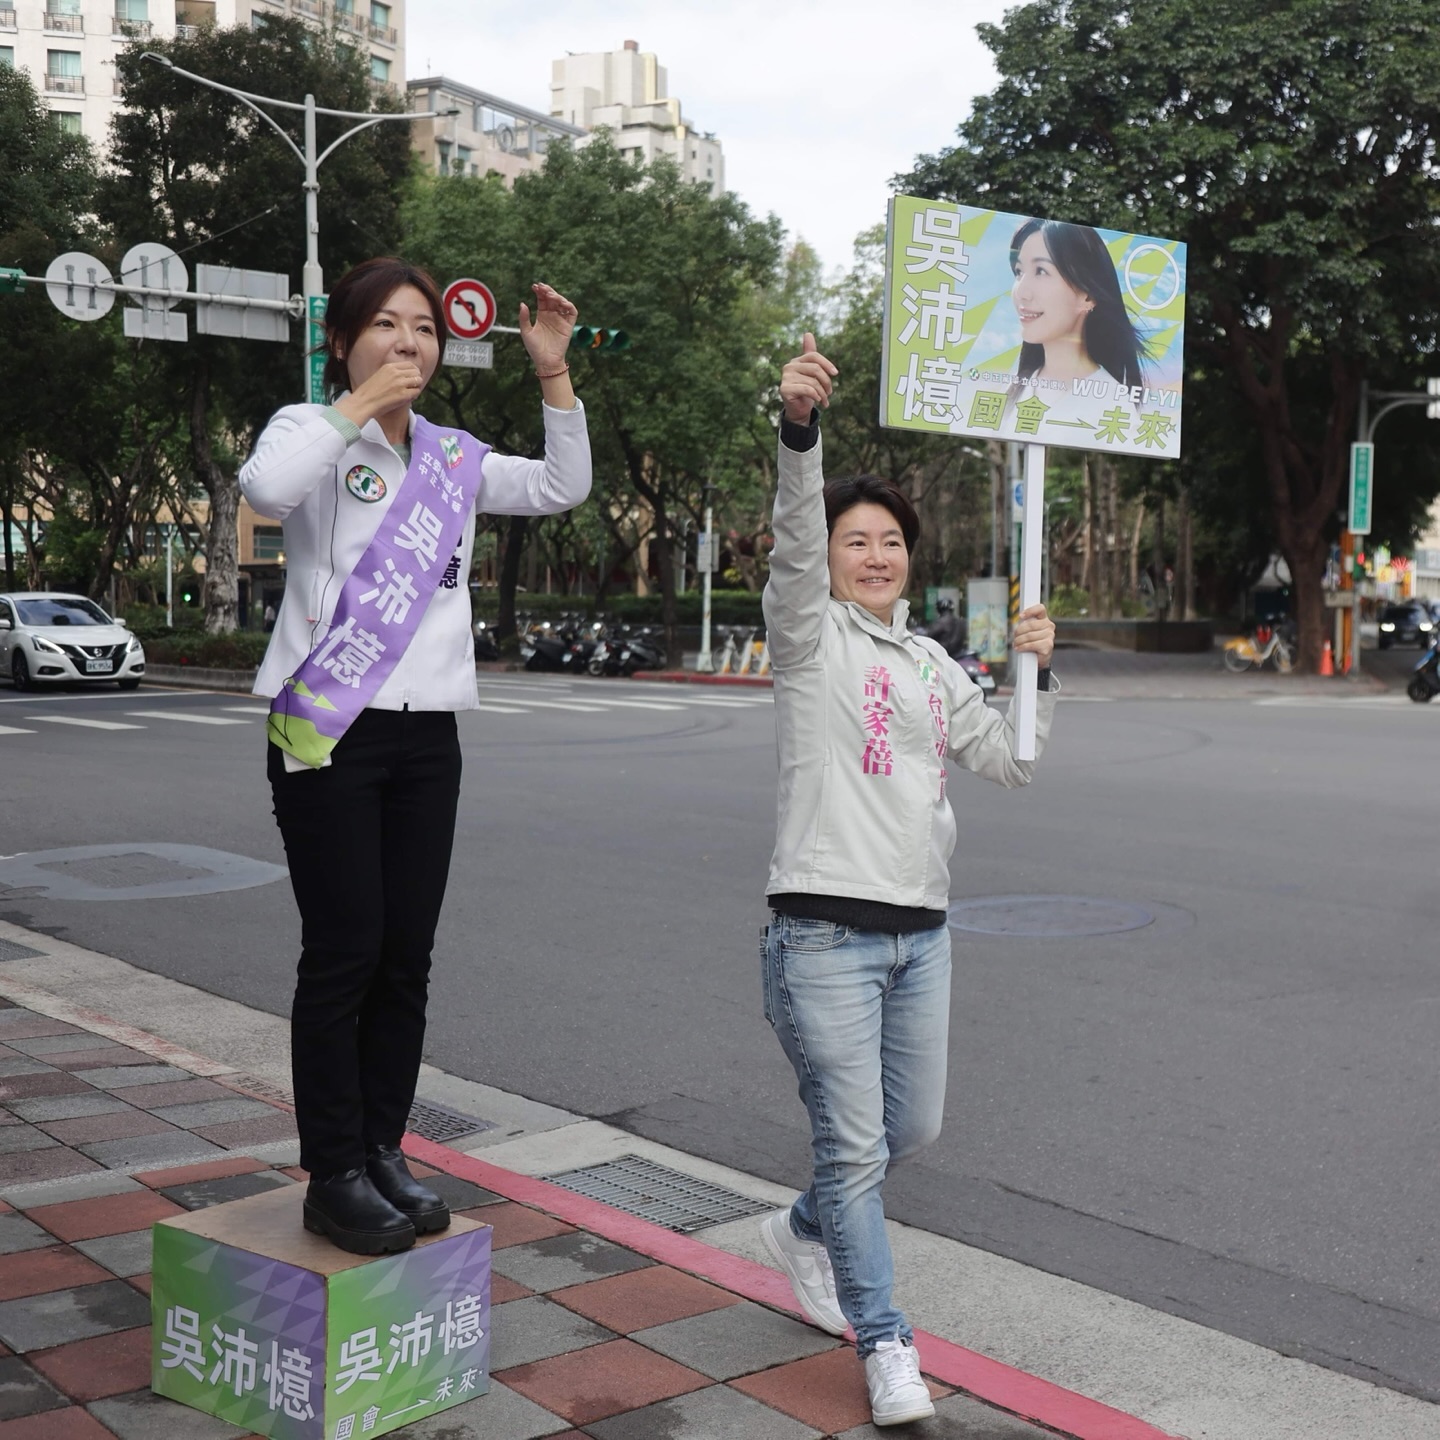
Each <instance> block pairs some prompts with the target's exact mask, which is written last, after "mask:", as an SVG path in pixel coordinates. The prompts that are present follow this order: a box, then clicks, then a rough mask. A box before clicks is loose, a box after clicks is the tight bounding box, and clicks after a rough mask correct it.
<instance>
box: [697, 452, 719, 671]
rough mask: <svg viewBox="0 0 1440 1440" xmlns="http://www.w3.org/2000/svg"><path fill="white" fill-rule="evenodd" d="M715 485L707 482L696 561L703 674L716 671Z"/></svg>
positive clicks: (698, 664) (700, 664)
mask: <svg viewBox="0 0 1440 1440" xmlns="http://www.w3.org/2000/svg"><path fill="white" fill-rule="evenodd" d="M714 494H715V487H714V486H713V485H712V484H711V483H710V481H708V480H707V481H706V482H705V533H704V535H702V536H701V537H700V546H699V547H698V549H697V551H696V555H697V560H696V563H697V564H698V565H699V566H700V595H701V599H700V656H699V658H698V659H697V660H696V661H695V669H696V671H697V672H698V673H699V674H701V675H711V674H713V673H714V671H715V656H714V653H713V652H712V651H711V648H710V571H711V564H710V557H711V554H712V553H713V551H714V549H715V507H714V505H713V504H712V503H711V502H712V499H713V497H714Z"/></svg>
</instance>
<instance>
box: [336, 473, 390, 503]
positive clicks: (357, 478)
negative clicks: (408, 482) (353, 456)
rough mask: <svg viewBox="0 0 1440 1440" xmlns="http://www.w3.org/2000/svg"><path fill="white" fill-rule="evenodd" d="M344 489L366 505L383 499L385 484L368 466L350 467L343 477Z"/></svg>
mask: <svg viewBox="0 0 1440 1440" xmlns="http://www.w3.org/2000/svg"><path fill="white" fill-rule="evenodd" d="M345 488H346V489H347V490H348V491H349V492H350V493H351V494H352V495H353V496H354V497H355V498H356V499H357V500H363V501H364V502H365V503H366V504H367V505H373V504H374V503H375V502H376V501H377V500H383V499H384V498H385V482H384V481H383V480H382V479H381V478H380V476H379V475H378V474H376V472H375V471H374V470H372V469H371V468H370V467H369V466H368V465H352V466H351V467H350V470H349V472H348V473H347V474H346V476H345Z"/></svg>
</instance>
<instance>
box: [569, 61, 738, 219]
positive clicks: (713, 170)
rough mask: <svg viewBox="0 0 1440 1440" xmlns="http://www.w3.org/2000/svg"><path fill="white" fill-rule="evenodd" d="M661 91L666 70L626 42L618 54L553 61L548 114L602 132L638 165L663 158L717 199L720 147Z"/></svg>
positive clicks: (722, 169)
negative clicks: (607, 130)
mask: <svg viewBox="0 0 1440 1440" xmlns="http://www.w3.org/2000/svg"><path fill="white" fill-rule="evenodd" d="M666 88H667V86H666V75H665V70H664V68H663V67H662V66H661V65H660V64H659V62H658V61H657V60H656V58H655V56H654V55H651V54H649V53H642V52H641V50H640V46H639V44H638V43H637V42H636V41H634V40H627V41H626V42H625V44H624V47H623V48H622V49H620V50H607V51H604V52H602V53H599V54H592V55H567V56H566V57H565V58H564V59H563V60H556V61H555V63H554V66H553V70H552V76H551V81H550V114H551V117H552V118H553V119H556V120H563V121H565V122H567V123H568V124H571V125H579V126H582V127H583V128H584V129H586V130H590V131H594V130H596V129H598V128H599V127H601V126H605V127H607V128H608V129H609V130H610V132H611V136H612V138H613V140H614V143H615V146H616V148H617V149H619V150H620V151H621V152H622V153H623V154H625V155H628V156H630V157H631V158H632V159H634V160H637V161H639V162H641V163H642V164H645V165H648V164H649V163H650V162H651V161H652V160H654V159H655V158H656V156H658V155H668V156H669V157H670V158H671V159H672V160H674V161H675V162H676V164H677V165H679V167H680V173H681V174H682V175H683V176H684V177H685V179H687V180H698V181H702V182H704V183H705V184H706V185H708V186H709V187H710V193H711V194H712V195H720V194H721V193H723V191H724V189H725V156H724V153H723V152H722V150H721V148H720V142H719V141H718V140H717V139H716V138H715V136H714V135H713V134H710V133H709V132H708V131H700V130H697V129H696V128H695V127H694V126H693V125H692V124H691V123H690V122H689V121H688V120H687V119H685V117H684V115H683V114H682V112H681V109H680V101H679V100H678V99H676V98H675V97H674V96H671V95H667V94H666ZM582 143H583V142H582Z"/></svg>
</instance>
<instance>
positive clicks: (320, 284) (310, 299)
mask: <svg viewBox="0 0 1440 1440" xmlns="http://www.w3.org/2000/svg"><path fill="white" fill-rule="evenodd" d="M140 58H141V59H142V60H152V61H154V63H155V64H157V65H163V66H165V68H166V69H167V70H171V71H173V72H174V73H175V74H176V75H182V76H184V78H185V79H187V80H193V81H194V82H195V83H196V84H197V85H204V86H206V87H207V88H208V89H211V90H218V91H220V93H221V94H222V95H230V96H233V97H234V98H235V99H236V100H239V101H241V102H242V103H243V104H245V105H248V106H249V107H250V108H251V109H252V110H253V111H254V112H255V113H256V114H257V115H258V116H259V117H260V118H261V119H262V120H263V121H264V122H265V123H266V124H267V125H268V126H269V127H270V128H271V129H272V130H273V131H274V132H275V133H276V134H277V135H278V136H279V137H280V138H281V139H282V140H283V141H284V142H285V143H286V144H287V145H288V146H289V147H290V149H291V150H292V151H293V152H294V155H295V158H296V159H297V160H298V161H299V162H300V163H301V165H303V166H304V167H305V180H304V190H305V267H304V270H303V271H302V273H301V287H300V288H301V289H302V290H303V291H304V293H305V315H306V321H305V323H306V325H307V326H310V327H313V326H314V325H315V324H316V323H317V321H323V319H324V312H323V310H322V311H320V313H319V314H318V315H317V313H316V312H317V310H318V309H319V308H320V307H319V306H318V304H317V302H318V301H320V300H323V299H324V296H325V277H324V274H323V272H322V271H321V269H320V208H319V199H320V167H321V166H322V165H323V164H324V163H325V162H326V161H327V160H328V159H329V158H330V156H331V155H333V154H334V153H335V151H336V150H337V149H338V148H339V147H340V146H341V145H343V144H344V143H345V141H347V140H348V139H349V138H350V137H351V136H352V135H358V134H359V133H360V132H361V131H362V130H368V129H370V127H371V126H372V125H383V124H384V123H385V122H386V121H388V120H403V121H405V122H406V123H407V124H408V123H409V122H410V121H412V120H439V119H440V118H441V117H442V116H447V115H458V114H459V113H460V112H459V110H457V109H450V110H420V111H409V110H407V111H405V112H404V113H402V114H399V115H391V114H385V115H376V114H373V113H366V112H364V111H358V110H327V109H325V108H324V107H323V106H318V105H316V103H315V97H314V96H313V95H307V96H306V97H305V101H304V104H297V103H296V102H295V101H293V100H276V99H274V98H273V97H272V96H269V95H253V94H251V93H250V92H249V91H247V90H237V89H236V88H235V87H234V86H233V85H222V84H221V83H220V82H219V81H218V80H211V79H209V78H208V77H207V76H205V75H196V74H195V73H194V72H193V71H190V70H182V69H181V68H180V66H178V65H177V64H176V63H175V62H174V61H173V60H171V59H169V58H168V57H167V56H164V55H156V54H155V53H154V52H153V51H150V50H147V51H146V52H145V53H144V54H143V55H142V56H141V57H140ZM262 105H274V106H276V107H277V108H279V109H281V110H298V111H300V112H301V113H302V114H303V115H304V117H305V148H304V149H303V150H302V149H301V148H300V146H298V145H297V144H296V143H295V142H294V141H293V140H292V139H291V138H290V137H289V135H287V134H286V133H285V131H284V130H283V129H281V127H280V125H279V123H278V122H277V121H276V120H275V118H274V117H273V116H271V115H267V114H266V113H265V111H263V110H262V109H261V108H260V107H261V106H262ZM317 115H330V116H333V117H334V118H335V119H337V120H358V121H359V122H360V123H359V124H358V125H352V126H351V127H350V128H349V129H348V130H347V131H346V132H345V133H344V134H343V135H341V136H340V138H339V139H338V140H335V141H333V142H332V143H331V144H329V145H327V146H326V147H325V149H324V150H322V151H321V152H320V153H319V154H318V155H317V154H316V153H315V152H316V146H317V143H318V142H317V141H316V139H315V117H316V116H317ZM304 348H305V387H306V394H307V398H309V399H310V400H311V401H312V402H318V401H323V399H324V396H323V395H317V394H316V393H315V392H316V390H317V388H318V383H319V377H320V372H321V370H323V368H324V367H323V364H321V365H319V366H316V365H314V364H312V356H311V355H310V350H311V349H312V348H313V347H312V346H309V345H307V346H305V347H304ZM313 358H314V359H319V358H320V357H319V356H316V357H313Z"/></svg>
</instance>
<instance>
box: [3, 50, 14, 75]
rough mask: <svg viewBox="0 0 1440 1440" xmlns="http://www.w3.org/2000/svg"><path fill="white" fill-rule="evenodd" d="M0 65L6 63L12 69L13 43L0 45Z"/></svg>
mask: <svg viewBox="0 0 1440 1440" xmlns="http://www.w3.org/2000/svg"><path fill="white" fill-rule="evenodd" d="M0 65H8V66H9V67H10V68H11V69H12V70H13V69H14V68H15V47H14V46H13V45H0Z"/></svg>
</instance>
